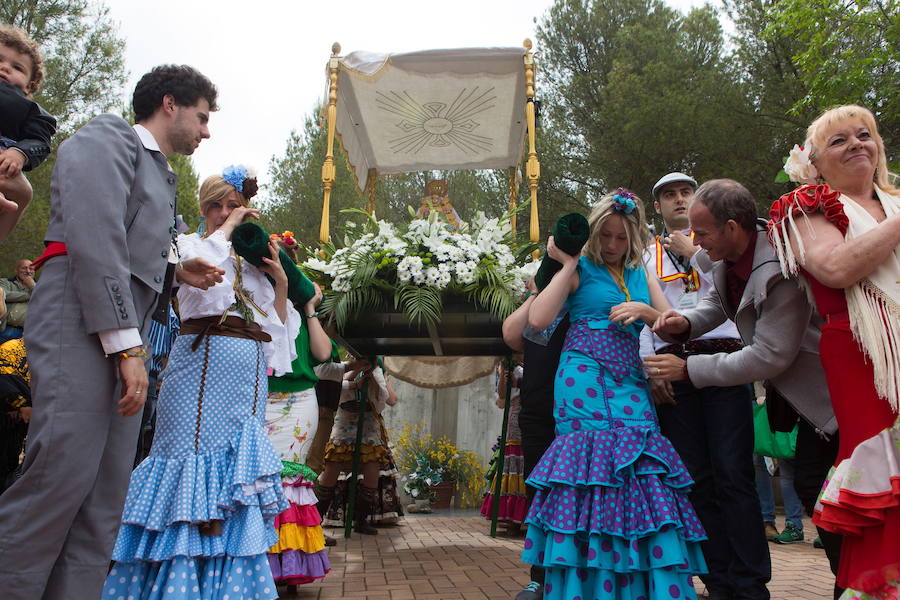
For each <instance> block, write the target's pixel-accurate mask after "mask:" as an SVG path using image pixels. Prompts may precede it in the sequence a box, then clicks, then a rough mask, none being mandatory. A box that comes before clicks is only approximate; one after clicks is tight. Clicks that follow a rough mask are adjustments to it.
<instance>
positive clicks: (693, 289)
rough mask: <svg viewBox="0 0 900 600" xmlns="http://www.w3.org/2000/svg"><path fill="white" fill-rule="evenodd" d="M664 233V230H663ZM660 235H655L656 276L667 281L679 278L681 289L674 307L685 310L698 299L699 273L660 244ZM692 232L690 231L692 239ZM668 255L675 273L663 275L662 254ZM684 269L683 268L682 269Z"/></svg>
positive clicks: (695, 303)
mask: <svg viewBox="0 0 900 600" xmlns="http://www.w3.org/2000/svg"><path fill="white" fill-rule="evenodd" d="M663 234H665V231H664V232H663ZM662 237H663V236H662V235H658V236H656V276H657V277H658V278H659V280H660V281H662V282H664V283H669V282H671V281H676V280H679V279H680V280H681V283H682V289H681V293H680V294H679V295H678V299H677V300H676V302H675V308H677V309H679V310H685V309H688V308H694V307H695V306H697V303H698V302H699V301H700V274H699V273H698V272H697V269H695V268H693V267H691V266H690V265H688V266H687V267H685V266H684V265H682V263H681V259H680V257H679V256H677V255H675V254H673V253H672V252H670V251H669V249H668V248H665V247H664V246H663V245H662V241H661V239H662ZM693 237H694V233H693V232H691V238H692V239H693ZM664 253H665V254H666V255H668V257H669V262H671V263H672V266H673V267H675V273H672V274H670V275H663V254H664ZM682 269H684V270H682Z"/></svg>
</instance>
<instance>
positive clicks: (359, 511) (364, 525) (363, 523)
mask: <svg viewBox="0 0 900 600" xmlns="http://www.w3.org/2000/svg"><path fill="white" fill-rule="evenodd" d="M377 508H378V488H370V487H366V486H364V485H362V483H360V485H359V487H358V488H357V492H356V514H355V515H353V517H354V519H353V520H354V525H353V531H355V532H357V533H361V534H363V535H378V530H377V529H375V528H374V527H372V526H371V525H370V524H369V515H371V514H374V513H375V511H376V510H377Z"/></svg>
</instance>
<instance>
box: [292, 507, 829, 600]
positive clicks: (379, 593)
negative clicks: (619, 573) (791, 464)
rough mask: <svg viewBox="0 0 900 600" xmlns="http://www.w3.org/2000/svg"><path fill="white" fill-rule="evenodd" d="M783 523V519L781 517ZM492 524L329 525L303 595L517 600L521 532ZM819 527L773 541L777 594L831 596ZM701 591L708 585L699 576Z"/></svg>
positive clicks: (797, 598)
mask: <svg viewBox="0 0 900 600" xmlns="http://www.w3.org/2000/svg"><path fill="white" fill-rule="evenodd" d="M778 521H779V522H778V527H779V529H780V528H781V527H782V526H783V524H784V523H783V519H782V518H779V520H778ZM489 530H490V524H489V523H488V522H486V521H485V520H483V519H481V518H480V517H478V516H476V513H475V512H473V511H441V512H438V513H435V514H433V515H409V516H407V517H406V518H405V519H404V520H403V522H402V524H400V525H397V526H393V527H389V528H381V529H380V530H379V534H378V535H377V536H365V535H359V534H356V533H354V534H353V537H352V538H351V539H349V540H345V539H344V538H343V530H338V529H328V530H326V531H327V532H328V533H329V534H330V535H332V536H334V537H337V538H338V544H337V546H335V547H333V548H330V551H331V553H330V557H331V567H332V571H331V573H330V574H329V575H328V576H327V577H325V579H324V580H322V581H321V582H317V583H312V584H309V585H305V586H300V588H299V589H298V591H297V594H296V595H292V596H288V595H286V594H282V596H281V597H282V598H298V599H300V600H312V599H317V600H337V599H343V600H489V599H490V600H506V599H509V600H512V598H514V597H515V595H516V593H517V592H518V591H519V590H521V589H522V587H523V586H524V585H525V584H526V583H528V579H529V578H528V570H527V568H526V566H525V565H523V564H522V563H521V562H520V561H519V555H520V552H521V550H522V540H523V538H522V537H507V536H505V535H503V533H502V532H501V533H500V534H498V536H497V537H496V538H492V537H490V536H489V535H488V532H489ZM815 536H816V534H815V530H814V529H813V528H812V527H811V525H810V524H809V523H806V529H805V537H806V539H805V541H804V542H801V543H797V544H791V545H786V546H779V545H776V544H769V550H770V552H771V556H772V571H773V576H772V581H771V583H770V584H769V590H770V592H771V593H772V599H773V600H807V599H810V600H811V599H829V598H831V597H832V592H831V590H832V585H833V578H832V576H831V572H830V571H829V569H828V561H827V560H826V558H825V553H824V552H823V551H822V550H817V549H815V548H813V546H812V540H813V538H815ZM697 590H698V591H702V590H703V584H702V583H700V581H699V580H697Z"/></svg>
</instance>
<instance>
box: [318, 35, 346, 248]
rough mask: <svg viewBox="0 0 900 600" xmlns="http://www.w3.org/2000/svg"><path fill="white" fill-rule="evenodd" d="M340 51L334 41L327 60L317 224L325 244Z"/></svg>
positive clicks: (320, 236)
mask: <svg viewBox="0 0 900 600" xmlns="http://www.w3.org/2000/svg"><path fill="white" fill-rule="evenodd" d="M340 51H341V45H340V44H338V43H337V42H335V43H334V44H332V45H331V58H330V59H329V60H328V108H327V112H326V123H327V127H328V143H327V149H326V150H325V162H324V164H322V188H323V189H324V196H323V198H322V222H321V224H320V225H319V241H320V242H322V243H323V244H327V243H328V240H329V238H330V237H331V235H330V234H329V232H328V222H329V220H330V218H331V215H330V208H331V190H332V189H333V188H334V179H335V169H334V125H335V121H336V120H337V85H338V67H339V65H340V58H339V57H338V53H339V52H340Z"/></svg>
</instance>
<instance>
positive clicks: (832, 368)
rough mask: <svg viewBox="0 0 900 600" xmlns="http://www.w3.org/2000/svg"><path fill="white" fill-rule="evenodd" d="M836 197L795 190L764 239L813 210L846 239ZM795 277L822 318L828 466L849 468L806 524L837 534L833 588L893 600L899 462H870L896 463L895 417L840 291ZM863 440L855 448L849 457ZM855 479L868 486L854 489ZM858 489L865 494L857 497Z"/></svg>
mask: <svg viewBox="0 0 900 600" xmlns="http://www.w3.org/2000/svg"><path fill="white" fill-rule="evenodd" d="M839 198H840V194H839V193H838V192H835V191H832V190H830V189H829V188H828V187H826V186H802V187H800V188H798V189H797V190H795V191H794V192H792V193H790V194H787V195H785V196H782V197H781V198H780V199H779V200H778V201H776V202H775V203H774V204H773V205H772V209H771V211H770V214H769V216H770V218H771V220H770V221H769V231H770V236H771V235H772V229H773V228H774V227H775V226H777V225H778V224H779V223H781V222H782V221H783V220H784V219H785V218H787V217H788V216H789V215H790V214H792V215H793V216H794V217H801V218H802V214H808V213H816V212H820V213H822V214H823V215H825V217H826V218H827V219H828V220H829V221H830V222H831V223H832V224H833V225H834V226H835V227H837V228H838V230H839V231H840V232H841V233H842V234H844V235H846V233H847V228H848V224H849V223H848V220H847V216H846V215H845V214H844V209H843V205H842V204H841V201H840V199H839ZM802 273H803V275H804V276H805V278H806V280H807V281H808V283H809V286H810V288H811V291H812V295H813V297H814V298H815V302H816V308H817V309H818V312H819V314H820V315H822V317H823V318H824V319H825V325H824V326H823V327H822V338H821V341H820V345H819V353H820V356H821V359H822V366H823V367H824V369H825V377H826V379H827V381H828V390H829V393H830V395H831V403H832V406H833V407H834V414H835V417H836V418H837V422H838V431H839V432H840V448H839V451H838V456H837V462H836V463H835V466H836V467H837V466H838V465H840V464H841V463H842V462H843V461H848V462H847V464H846V465H844V467H845V468H846V467H848V466H850V465H851V464H852V465H853V467H852V468H851V469H850V471H851V472H848V473H847V474H848V476H847V477H846V478H845V479H844V480H843V481H842V482H841V483H842V485H841V486H840V489H839V491H838V493H837V494H836V495H832V496H831V497H830V498H828V497H825V496H827V494H826V495H823V497H822V498H820V502H819V503H818V504H817V506H816V513H815V515H814V517H813V522H814V523H815V524H816V525H818V526H819V527H822V528H823V529H826V530H828V531H833V532H835V533H840V534H843V535H844V542H843V545H842V547H841V561H840V567H839V570H838V574H837V583H838V585H840V586H841V587H845V588H850V589H852V590H861V591H863V592H865V593H867V594H871V595H872V596H871V597H874V598H893V597H896V593H897V589H896V587H895V585H896V582H897V580H900V477H898V475H900V470H898V469H900V465H894V466H893V467H891V466H889V465H883V464H878V465H876V464H875V463H884V462H885V455H887V459H888V460H887V462H891V459H892V458H900V445H897V444H896V442H897V441H898V440H897V438H896V436H892V434H891V431H892V430H891V428H892V426H893V425H894V424H895V422H896V420H897V414H896V413H894V412H893V410H892V409H891V407H890V405H889V404H888V402H887V400H885V399H884V398H882V397H880V396H879V395H878V393H877V392H876V390H875V383H874V371H873V368H872V363H871V361H869V360H867V359H866V356H865V354H864V352H863V349H862V347H861V346H860V345H859V343H858V342H857V341H856V340H855V339H854V337H853V333H852V331H851V328H850V316H849V313H848V310H847V300H846V297H845V294H844V290H843V289H835V288H831V287H828V286H825V285H823V284H822V283H820V282H819V281H817V280H816V279H815V278H814V277H812V276H811V275H810V274H809V273H808V272H806V271H805V270H803V271H802ZM885 430H887V431H885ZM885 442H887V443H889V444H890V443H893V444H894V446H895V447H894V448H881V449H879V448H878V445H879V444H881V445H884V443H885ZM864 443H865V448H864V449H863V451H861V452H857V453H854V450H857V448H858V447H860V445H861V444H864ZM870 450H874V451H875V453H874V454H873V453H871V452H869V451H870ZM882 450H883V451H882ZM885 467H886V468H885ZM856 471H859V472H858V473H857V472H856ZM834 473H835V471H834V470H833V471H832V474H834ZM829 477H831V475H829ZM859 479H869V480H870V481H867V482H863V485H860V482H859V481H858V480H859ZM872 479H881V480H880V481H877V482H875V484H876V485H875V488H877V489H872V485H871V484H872V483H873V482H872V481H871V480H872ZM827 483H828V482H826V484H827ZM863 488H866V489H868V491H869V492H870V493H861V492H860V490H861V489H863ZM890 582H894V584H891V583H890ZM891 594H893V595H891ZM849 597H851V598H858V597H864V596H860V595H850V596H849Z"/></svg>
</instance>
